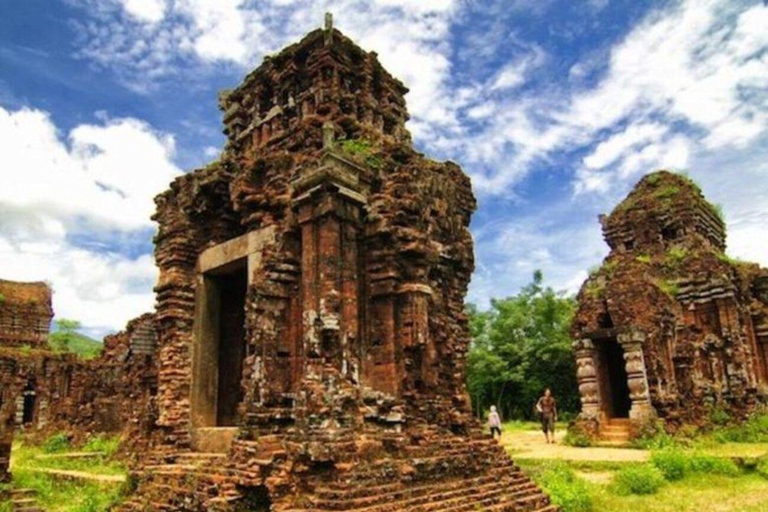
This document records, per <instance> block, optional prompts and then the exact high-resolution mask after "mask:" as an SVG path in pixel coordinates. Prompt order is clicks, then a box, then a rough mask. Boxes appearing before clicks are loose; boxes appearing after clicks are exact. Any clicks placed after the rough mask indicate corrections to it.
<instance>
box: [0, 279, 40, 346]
mask: <svg viewBox="0 0 768 512" xmlns="http://www.w3.org/2000/svg"><path fill="white" fill-rule="evenodd" d="M52 318H53V307H52V305H51V289H50V287H49V286H48V285H47V284H45V283H21V282H16V281H5V280H2V279H0V346H5V347H8V346H22V345H27V346H29V347H40V346H43V345H46V344H47V343H48V332H49V330H50V326H51V319H52Z"/></svg>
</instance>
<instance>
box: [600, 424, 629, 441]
mask: <svg viewBox="0 0 768 512" xmlns="http://www.w3.org/2000/svg"><path fill="white" fill-rule="evenodd" d="M630 439H631V435H630V424H629V419H628V418H611V419H609V420H608V421H607V422H605V423H603V424H602V425H600V441H599V443H600V444H601V445H607V446H622V445H626V444H628V443H629V441H630Z"/></svg>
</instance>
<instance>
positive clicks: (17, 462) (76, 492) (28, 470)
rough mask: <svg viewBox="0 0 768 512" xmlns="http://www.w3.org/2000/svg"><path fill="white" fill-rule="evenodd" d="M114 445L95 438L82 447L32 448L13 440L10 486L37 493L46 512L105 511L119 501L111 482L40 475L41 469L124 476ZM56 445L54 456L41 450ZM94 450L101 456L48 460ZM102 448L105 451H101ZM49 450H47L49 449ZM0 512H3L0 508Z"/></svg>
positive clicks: (117, 486) (120, 490)
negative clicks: (115, 456)
mask: <svg viewBox="0 0 768 512" xmlns="http://www.w3.org/2000/svg"><path fill="white" fill-rule="evenodd" d="M116 444H117V443H116V442H115V441H113V440H111V439H96V440H94V441H92V442H90V443H87V444H86V445H85V446H80V447H69V446H66V445H62V444H61V443H58V444H57V443H50V442H48V443H46V444H44V445H43V446H36V445H33V444H31V443H28V442H25V440H24V439H20V440H17V441H16V442H14V445H13V452H12V457H11V461H12V467H11V470H12V472H13V481H12V484H13V487H15V488H31V489H34V490H35V491H36V493H37V496H36V499H37V501H38V503H39V505H40V506H41V507H42V508H43V509H45V510H46V511H48V512H106V511H107V510H109V508H110V507H111V506H113V505H114V504H116V503H118V502H119V501H120V500H121V499H122V494H123V486H122V485H121V484H116V483H111V482H98V481H87V480H81V479H77V480H71V479H62V478H60V477H55V476H51V475H47V474H45V473H42V472H40V471H39V470H41V469H53V470H67V471H79V472H83V473H88V474H91V475H97V476H98V475H107V476H114V475H125V474H126V468H125V465H124V464H123V463H122V462H120V461H117V460H115V459H114V458H113V453H114V447H116ZM46 445H47V446H48V447H51V446H56V448H57V449H56V450H55V453H54V454H51V453H46V450H45V449H44V447H46ZM93 449H98V451H106V453H105V455H102V456H97V457H91V458H74V459H69V458H63V457H61V458H60V457H50V455H62V454H67V453H72V452H82V451H89V450H93ZM105 449H106V450H105ZM49 451H50V450H49ZM0 512H5V511H3V510H2V509H1V508H0Z"/></svg>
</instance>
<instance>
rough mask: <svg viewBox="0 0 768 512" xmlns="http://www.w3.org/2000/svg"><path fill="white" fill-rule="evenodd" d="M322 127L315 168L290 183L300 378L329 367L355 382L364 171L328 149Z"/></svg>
mask: <svg viewBox="0 0 768 512" xmlns="http://www.w3.org/2000/svg"><path fill="white" fill-rule="evenodd" d="M332 131H333V128H332V126H329V125H326V126H325V127H324V128H323V140H324V143H325V151H324V153H323V155H322V156H321V158H320V162H319V165H318V166H317V167H314V168H308V169H306V170H304V172H302V173H301V174H300V176H299V177H297V178H296V179H295V180H294V181H293V182H292V183H291V188H292V207H293V210H294V213H295V215H296V219H297V221H298V224H299V229H300V235H301V236H300V238H301V311H302V342H303V353H304V354H305V358H306V359H305V371H304V374H305V376H306V377H310V378H312V377H316V376H318V375H320V373H321V372H322V369H323V367H325V366H326V365H331V366H332V367H333V368H335V369H336V370H337V371H338V372H339V373H340V374H341V375H343V376H345V377H347V378H349V379H351V380H357V379H358V378H359V366H360V363H359V361H358V358H357V353H358V349H357V344H358V343H359V338H360V322H359V316H360V299H359V293H360V289H361V274H362V272H361V270H360V264H359V261H360V258H359V247H358V244H359V238H360V230H361V228H362V219H363V215H364V207H365V205H366V204H367V193H368V178H367V174H368V173H367V171H366V170H365V169H363V168H362V167H360V166H358V165H356V164H354V163H352V162H350V161H348V160H346V159H345V158H344V157H343V156H341V155H339V154H338V153H337V152H336V151H335V150H334V148H333V133H332Z"/></svg>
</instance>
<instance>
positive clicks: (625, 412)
mask: <svg viewBox="0 0 768 512" xmlns="http://www.w3.org/2000/svg"><path fill="white" fill-rule="evenodd" d="M600 221H601V224H602V227H603V235H604V238H605V240H606V242H607V243H608V245H609V246H610V248H611V252H610V254H609V255H608V256H607V257H606V258H605V260H604V262H603V265H602V266H601V267H600V269H599V270H597V271H596V272H594V273H593V274H592V275H591V276H590V277H589V279H588V280H587V281H586V283H584V285H583V286H582V288H581V291H580V292H579V295H578V302H579V308H578V311H577V314H576V316H575V319H574V321H573V326H572V336H573V339H574V340H576V341H575V342H574V349H575V356H576V361H577V366H578V381H579V392H580V393H581V401H582V412H581V415H580V417H579V421H578V422H577V425H576V426H577V427H580V428H582V429H585V430H586V431H587V432H588V433H589V434H590V435H592V436H601V437H604V438H608V439H613V438H622V437H623V436H625V435H637V434H638V432H640V430H641V429H642V428H643V426H644V425H645V424H646V423H647V422H648V421H649V420H652V419H654V418H660V419H662V420H664V422H665V424H666V427H667V428H668V429H670V430H674V429H675V428H677V427H679V426H680V425H682V424H691V423H693V424H698V425H702V424H706V423H707V422H708V421H709V418H710V416H711V415H712V414H713V412H714V411H716V410H722V411H725V412H727V413H729V414H731V415H733V416H734V417H741V416H743V415H744V414H745V413H746V412H748V411H749V410H751V409H752V408H753V407H754V406H755V405H756V403H758V402H759V401H764V400H765V399H766V397H768V270H767V269H763V268H760V267H759V266H758V265H756V264H752V263H745V262H739V261H734V260H731V259H730V258H728V257H727V256H726V255H725V247H726V244H725V224H724V222H723V220H722V218H721V215H720V213H719V211H718V209H717V208H716V207H715V206H713V205H711V204H710V203H708V202H707V201H706V200H705V198H704V196H703V195H702V192H701V190H700V189H699V188H698V186H696V185H695V184H694V183H693V182H691V181H690V180H689V179H687V178H686V177H684V176H681V175H678V174H673V173H670V172H666V171H659V172H656V173H653V174H649V175H647V176H645V177H644V178H643V179H642V180H641V181H640V182H639V183H638V184H637V186H636V187H635V188H634V190H633V191H632V192H631V193H630V194H629V196H628V197H627V198H626V199H625V200H624V201H622V202H621V203H620V204H619V205H618V206H617V207H616V208H615V209H614V210H613V212H612V213H611V214H610V215H608V216H603V217H601V219H600Z"/></svg>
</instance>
